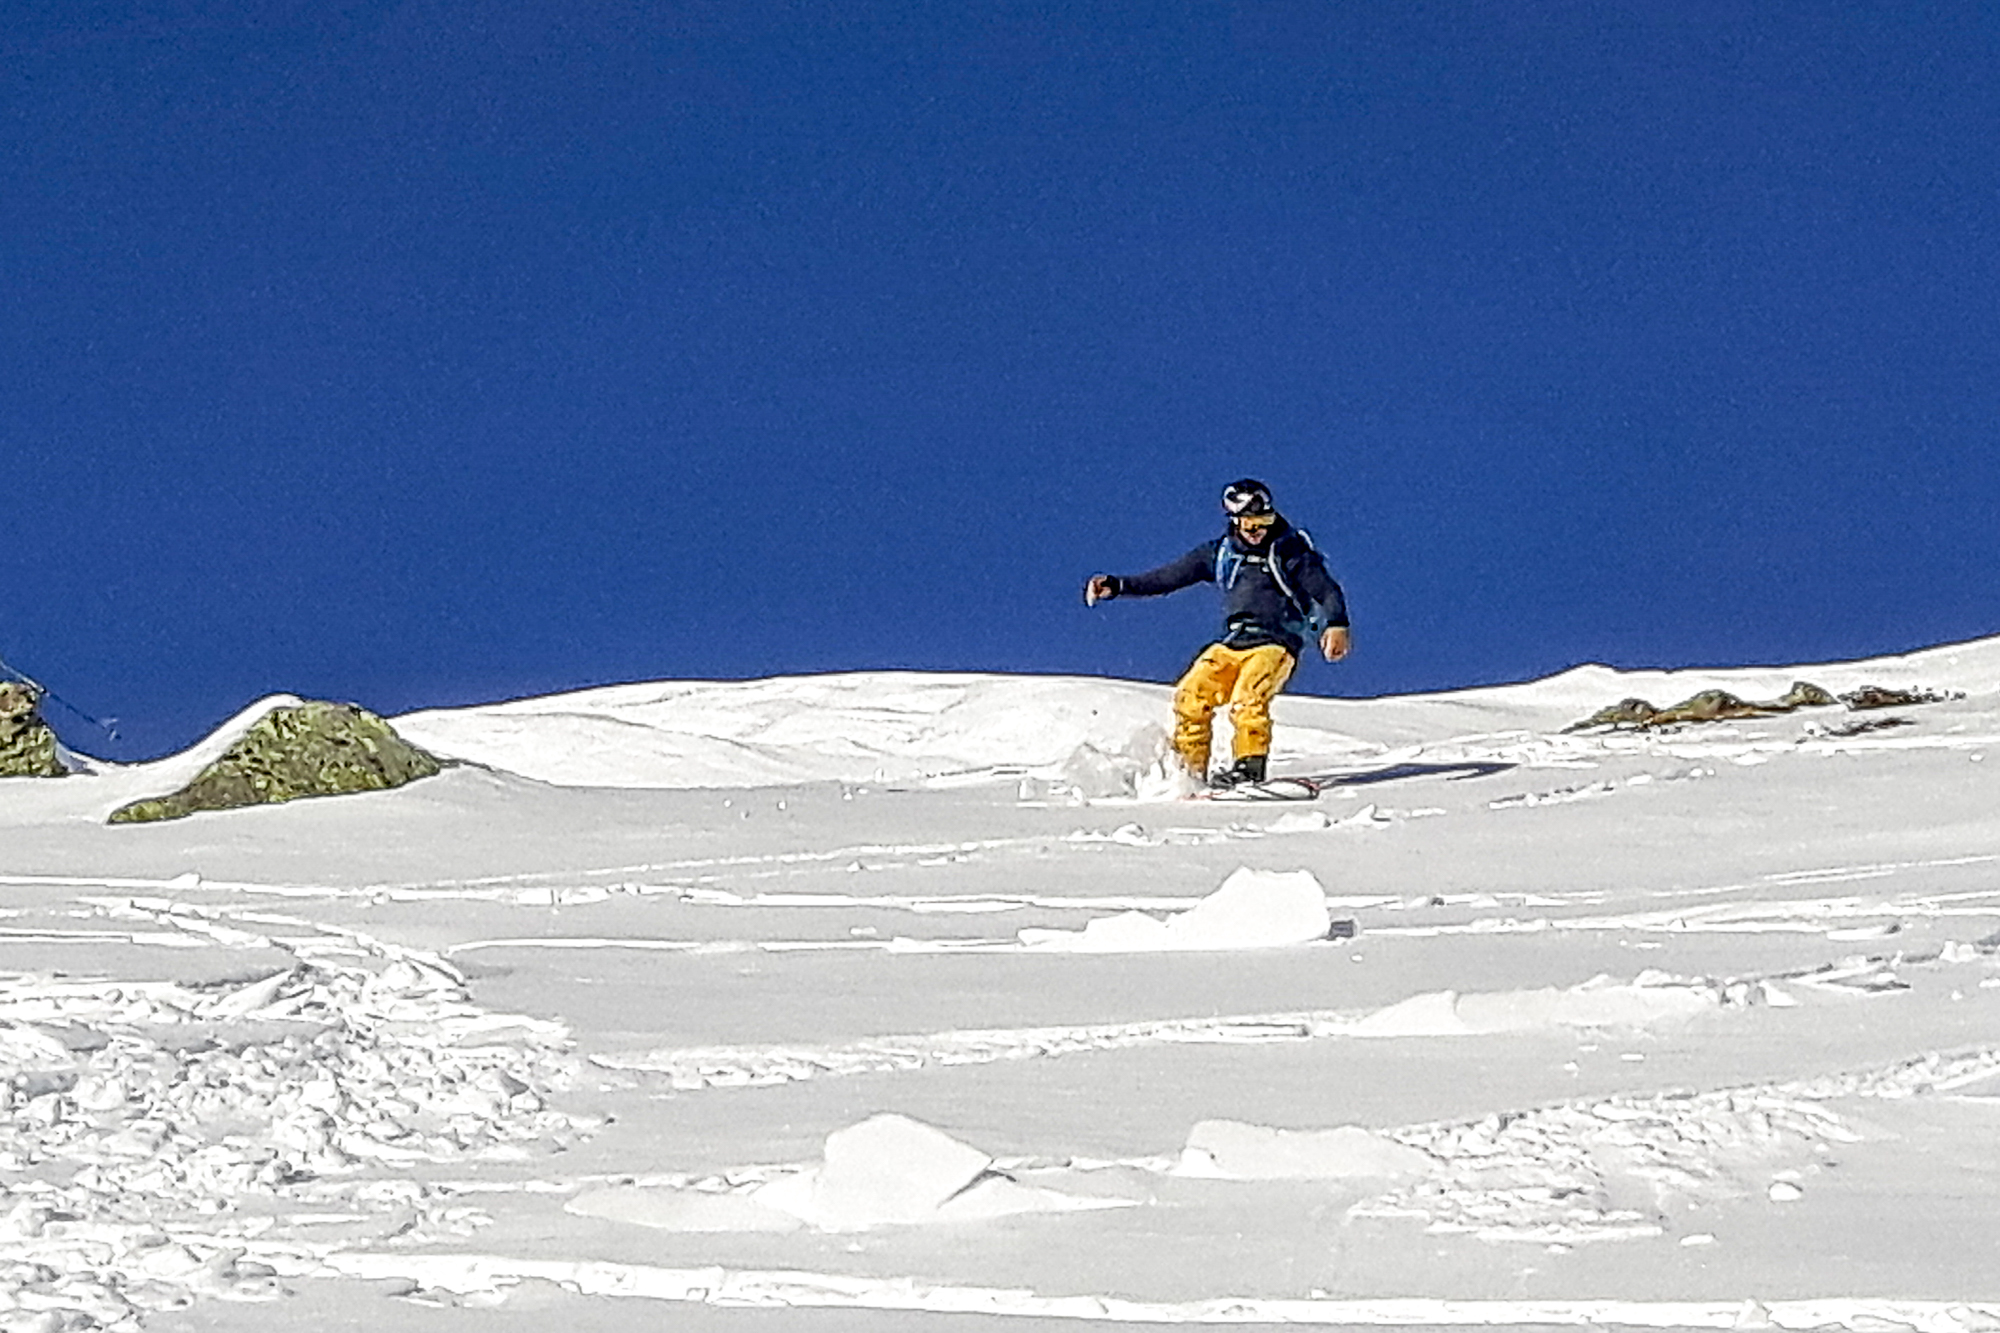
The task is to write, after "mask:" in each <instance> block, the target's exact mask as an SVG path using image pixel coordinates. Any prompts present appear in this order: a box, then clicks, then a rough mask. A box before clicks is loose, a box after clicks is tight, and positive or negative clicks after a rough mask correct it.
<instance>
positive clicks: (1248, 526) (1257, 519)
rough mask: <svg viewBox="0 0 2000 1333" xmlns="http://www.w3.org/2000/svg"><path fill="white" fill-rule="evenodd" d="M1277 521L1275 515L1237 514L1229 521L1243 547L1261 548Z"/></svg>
mask: <svg viewBox="0 0 2000 1333" xmlns="http://www.w3.org/2000/svg"><path fill="white" fill-rule="evenodd" d="M1277 521H1278V516H1277V515H1276V514H1239V515H1237V516H1236V517H1235V518H1233V519H1231V520H1230V522H1231V523H1233V524H1234V525H1235V527H1236V535H1237V536H1238V537H1241V538H1242V539H1243V544H1244V545H1245V546H1262V545H1263V544H1264V539H1265V538H1266V537H1268V536H1270V535H1271V525H1272V524H1273V523H1276V522H1277Z"/></svg>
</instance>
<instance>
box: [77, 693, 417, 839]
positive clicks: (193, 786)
mask: <svg viewBox="0 0 2000 1333" xmlns="http://www.w3.org/2000/svg"><path fill="white" fill-rule="evenodd" d="M442 767H443V765H441V764H440V763H439V762H438V761H437V760H436V759H435V758H434V757H432V756H431V755H430V754H427V753H426V752H424V751H423V750H419V749H418V748H417V747H416V746H414V745H411V744H410V743H409V742H408V741H406V740H404V739H403V738H402V737H401V736H398V735H397V734H396V731H395V729H394V728H393V727H391V726H390V725H389V724H388V723H387V722H384V721H383V720H382V719H381V718H379V717H377V716H375V714H373V713H371V712H369V711H368V710H367V709H365V708H358V707H356V706H355V705H353V704H337V703H325V702H320V701H317V700H309V701H307V702H305V703H302V704H298V705H296V706H294V707H290V708H273V709H272V710H271V711H270V712H268V713H266V714H265V715H264V716H263V717H262V718H260V719H258V721H257V723H256V725H254V726H252V727H251V728H250V729H249V730H248V731H246V732H244V733H243V737H242V739H241V740H239V741H237V742H236V744H234V745H232V746H230V747H229V749H228V750H226V751H225V752H224V753H223V755H222V757H221V758H220V759H218V760H216V761H215V762H214V763H212V764H210V765H209V766H208V767H207V768H204V769H203V770H202V771H201V772H200V773H199V774H197V775H196V776H195V779H194V781H192V782H190V783H188V785H187V786H185V787H183V788H181V789H180V790H179V791H177V792H174V793H173V794H172V795H169V796H161V797H157V798H155V799H151V800H144V801H134V802H133V803H132V804H130V805H126V806H121V807H119V808H118V809H117V810H114V811H112V812H111V819H110V822H111V823H113V824H141V823H148V822H151V821H153V820H159V819H179V818H180V817H181V816H183V815H191V814H193V813H194V812H195V811H197V810H232V809H236V808H238V807H241V806H248V805H269V804H273V803H276V802H280V801H295V800H298V799H300V798H301V797H307V796H338V795H342V794H344V793H347V792H361V791H382V790H385V789H387V788H390V787H400V786H402V785H403V784H404V783H406V782H414V781H416V780H417V779H418V778H427V777H430V776H432V775H433V774H435V773H437V772H439V771H440V770H441V769H442Z"/></svg>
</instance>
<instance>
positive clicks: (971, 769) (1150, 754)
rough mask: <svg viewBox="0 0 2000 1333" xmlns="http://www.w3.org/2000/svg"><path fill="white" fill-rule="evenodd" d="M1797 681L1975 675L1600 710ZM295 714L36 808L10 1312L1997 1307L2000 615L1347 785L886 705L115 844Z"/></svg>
mask: <svg viewBox="0 0 2000 1333" xmlns="http://www.w3.org/2000/svg"><path fill="white" fill-rule="evenodd" d="M1795 679H1805V680H1810V681H1813V682H1815V683H1818V684H1820V685H1823V686H1825V687H1827V688H1829V689H1832V690H1836V691H1841V690H1847V689H1852V688H1854V687H1856V686H1859V685H1861V684H1880V685H1889V686H1903V687H1912V688H1922V689H1928V690H1935V691H1940V692H1947V693H1951V694H1953V695H1955V696H1957V697H1953V698H1951V699H1949V700H1948V701H1945V702H1938V703H1930V704H1924V705H1921V706H1914V707H1906V708H1895V709H1889V710H1884V711H1881V712H1874V713H1850V712H1847V711H1846V710H1843V709H1839V708H1831V709H1809V710H1803V711H1801V712H1798V713H1794V714H1789V715H1783V716H1774V717H1765V718H1755V719H1747V720H1741V721H1733V722H1718V723H1711V724H1701V725H1688V726H1682V727H1678V728H1671V729H1663V730H1659V731H1650V732H1631V731H1623V732H1596V733H1589V734H1582V733H1566V732H1564V730H1563V728H1564V727H1565V726H1567V725H1568V724H1569V723H1571V722H1574V721H1576V720H1577V719H1579V718H1581V717H1583V716H1585V715H1587V714H1589V713H1591V712H1593V711H1595V710H1596V709H1598V708H1600V707H1602V706H1604V705H1606V704H1609V703H1612V702H1615V701H1617V700H1618V699H1621V698H1624V697H1626V696H1630V695H1640V696H1644V697H1647V698H1649V699H1650V700H1651V701H1652V702H1654V703H1656V704H1667V703H1671V702H1674V701H1676V700H1678V699H1680V698H1683V697H1686V696H1688V695H1691V694H1693V693H1695V692H1696V691H1698V690H1702V689H1708V688H1722V689H1728V690H1730V691H1732V692H1734V693H1737V694H1739V695H1742V696H1744V697H1747V698H1752V699H1758V698H1772V697H1776V696H1777V695H1779V694H1781V693H1783V692H1784V690H1785V689H1786V688H1787V687H1788V686H1789V685H1790V684H1791V683H1792V681H1793V680H1795ZM282 701H283V700H277V701H264V702H263V703H260V704H259V705H257V706H255V707H253V708H251V709H249V710H246V711H245V713H244V714H242V715H241V716H239V717H238V718H236V719H234V720H232V722H231V723H230V724H229V725H228V726H226V727H224V728H222V729H220V730H219V731H218V732H217V734H216V735H215V736H213V737H211V738H209V739H208V740H206V741H204V742H203V743H202V744H201V745H200V746H197V747H194V748H193V749H191V750H190V751H188V752H187V753H185V754H182V755H177V756H174V757H172V758H170V759H166V760H161V761H158V762H157V763H154V764H145V765H130V766H118V765H108V764H105V765H94V766H93V767H94V771H93V772H91V773H89V774H87V775H83V776H79V777H73V778H69V779H64V780H62V781H58V782H28V781H22V782H10V783H5V784H0V1089H4V1093H5V1095H6V1097H7V1099H8V1108H9V1111H10V1118H9V1119H8V1120H7V1121H6V1122H5V1124H4V1127H0V1190H4V1191H5V1197H4V1198H0V1329H9V1330H11V1329H14V1328H17V1327H18V1328H31V1327H32V1328H37V1329H40V1328H50V1329H54V1328H64V1327H87V1326H90V1323H91V1322H94V1323H95V1324H96V1325H98V1326H103V1327H110V1328H119V1329H130V1328H137V1327H139V1326H141V1325H142V1324H143V1325H144V1326H145V1327H149V1328H154V1329H182V1328H186V1329H193V1328H230V1329H235V1328H243V1329H251V1328H256V1329H259V1330H262V1329H264V1328H268V1327H269V1326H270V1325H271V1324H272V1323H273V1322H274V1321H277V1322H279V1323H281V1324H291V1325H297V1326H319V1325H328V1326H336V1325H348V1326H359V1325H366V1326H368V1327H371V1328H387V1329H392V1330H400V1329H403V1328H405V1327H407V1328H409V1329H423V1330H434V1329H445V1328H454V1329H455V1328H459V1327H471V1326H472V1325H473V1324H474V1323H475V1322H476V1323H478V1324H479V1326H481V1327H488V1326H491V1324H492V1323H493V1322H494V1321H498V1322H499V1323H500V1324H502V1326H504V1323H505V1321H506V1320H507V1319H509V1318H512V1319H515V1320H516V1321H517V1322H518V1321H521V1320H529V1319H532V1320H536V1321H538V1322H546V1321H549V1320H561V1321H563V1322H564V1323H566V1324H568V1325H569V1326H572V1327H575V1328H579V1329H590V1328H606V1329H611V1328H626V1327H635V1326H637V1327H652V1326H656V1325H657V1324H659V1323H661V1322H662V1321H663V1320H664V1321H668V1322H672V1321H673V1320H675V1319H682V1318H695V1317H697V1315H698V1317H699V1318H700V1319H701V1320H703V1321H704V1322H701V1323H699V1324H698V1325H692V1326H699V1327H704V1328H723V1329H735V1328H742V1329H745V1330H748V1329H750V1328H751V1327H752V1325H753V1324H754V1325H757V1326H759V1327H777V1328H787V1329H789V1328H801V1329H821V1328H825V1329H847V1328H854V1327H864V1326H865V1327H875V1326H881V1327H892V1328H908V1329H931V1328H935V1329H939V1330H945V1329H951V1328H957V1327H961V1326H963V1324H962V1322H961V1321H962V1319H963V1318H966V1317H969V1316H971V1315H973V1314H977V1315H978V1316H979V1317H980V1321H981V1322H980V1324H979V1326H980V1327H981V1328H995V1329H1003V1330H1004V1329H1027V1328H1045V1327H1050V1326H1052V1325H1051V1322H1050V1321H1052V1320H1061V1321H1065V1322H1064V1323H1063V1324H1061V1325H1060V1326H1069V1325H1070V1324H1073V1323H1074V1322H1076V1321H1079V1320H1081V1321H1085V1322H1090V1323H1096V1324H1108V1323H1126V1322H1147V1323H1159V1322H1171V1323H1243V1322H1253V1323H1264V1324H1288V1323H1301V1324H1320V1325H1327V1324H1334V1325H1344V1326H1360V1325H1378V1324H1380V1325H1387V1324H1397V1325H1412V1326H1431V1327H1440V1328H1443V1327H1451V1328H1462V1327H1470V1326H1485V1325H1530V1326H1551V1325H1569V1326H1634V1327H1758V1326H1766V1327H1784V1328H1821V1327H1825V1328H1863V1327H1867V1328H1892V1327H1907V1328H1923V1329H1948V1330H1961V1329H1964V1330H1970V1329H1980V1328H1993V1327H2000V1283H1996V1281H1995V1279H1994V1277H1993V1274H1995V1273H1996V1272H2000V1239H1996V1238H2000V1150H1996V1148H1995V1147H1994V1145H1995V1144H1997V1143H2000V813H1997V812H2000V802H1996V799H1995V798H1996V796H2000V790H1996V787H2000V784H1996V782H1995V779H1994V773H1995V764H1996V763H2000V758H1989V756H1995V755H2000V749H1996V747H2000V640H1987V641H1981V642H1978V643H1973V644H1964V645H1954V646H1949V647H1944V648H1938V649H1932V650H1928V651H1926V652H1922V653H1916V654H1911V655H1909V656H1907V657H1901V658H1895V659H1884V660H1880V661H1873V662H1863V663H1845V664H1833V665H1821V666H1807V667H1777V668H1755V669H1734V670H1726V671H1693V670H1690V671H1681V672H1673V673H1620V672H1614V671H1610V670H1608V669H1606V668H1601V667H1585V668H1580V669H1578V670H1576V671H1572V672H1567V673H1565V674H1563V675H1561V676H1557V677H1553V678H1551V679H1549V680H1545V681H1537V682H1531V683H1527V684H1522V685H1513V686H1504V687H1496V688H1492V689H1482V690H1468V691H1460V692H1455V693H1451V694H1443V695H1433V696H1413V697H1407V698H1392V699H1379V700H1329V699H1313V698H1305V697H1290V698H1287V699H1284V700H1282V701H1281V707H1280V710H1279V727H1280V732H1279V753H1278V766H1279V767H1280V768H1281V769H1290V770H1292V771H1301V770H1311V771H1316V772H1321V773H1324V774H1327V775H1329V776H1330V777H1331V778H1332V779H1333V781H1334V785H1333V786H1332V788H1331V789H1330V790H1329V791H1328V793H1327V794H1326V795H1325V796H1324V797H1323V798H1322V800H1321V801H1320V802H1319V803H1318V805H1316V806H1312V807H1304V808H1298V807H1293V808H1286V809H1282V810H1273V809H1268V808H1263V807H1247V806H1241V805H1237V806H1228V805H1221V804H1214V803H1206V802H1182V801H1172V800H1163V799H1156V798H1157V797H1158V796H1160V795H1161V794H1162V789H1161V788H1160V787H1159V786H1158V785H1157V784H1154V783H1152V782H1150V781H1149V778H1148V772H1149V769H1151V768H1152V767H1153V766H1154V765H1155V764H1156V763H1157V761H1158V760H1159V758H1160V741H1161V737H1162V735H1163V723H1164V720H1165V716H1164V715H1165V712H1166V706H1167V692H1166V690H1165V689H1164V688H1162V687H1158V686H1150V685H1140V684H1133V683H1128V682H1118V681H1105V680H1087V679H1041V678H1022V677H999V676H975V675H956V676H940V675H915V674H901V673H888V674H872V675H847V676H826V677H810V678H799V679H776V680H764V681H748V682H697V683H686V682H683V683H661V684H651V685H631V686H619V687H615V688H612V689H604V690H593V691H585V692H581V693H577V694H571V695H564V696H557V697H554V698H550V699H535V700H520V701H515V702H512V703H506V704H496V705H490V706H485V707H479V708H469V709H459V710H448V711H433V712H427V713H419V714H412V715H409V716H407V717H404V718H399V719H396V723H397V725H398V727H399V728H400V729H402V730H403V731H404V732H405V734H406V735H409V736H410V737H411V738H412V739H413V740H416V741H417V742H418V743H420V744H423V745H426V746H428V747H430V748H433V749H434V750H436V751H438V752H440V753H441V754H445V755H447V756H451V757H455V758H459V759H463V760H466V761H469V762H468V763H467V764H465V765H462V766H459V767H456V768H453V769H450V770H448V771H447V772H446V773H445V774H443V775H442V776H440V777H438V778H435V779H431V780H427V781H425V782H421V783H417V784H414V785H412V786H410V787H407V788H404V789H401V790H398V791H394V792H384V793H373V794H369V795H365V796H357V797H349V798H343V799H340V800H325V801H305V802H296V803H293V804H291V805H287V806H282V807H270V808H264V809H255V810H245V811H235V812H227V813H215V814H203V815H199V816H196V817H193V818H190V819H187V820H182V821H176V822H174V823H172V824H166V825H153V826H143V827H119V828H111V827H108V826H106V825H104V824H103V823H102V819H103V815H104V813H106V812H108V810H110V809H111V808H114V807H115V806H117V805H119V804H122V803H124V802H125V801H128V800H131V799H134V798H135V797H138V796H143V795H150V794H157V793H158V792H160V791H164V790H170V789H171V788H172V787H175V786H178V785H179V784H180V783H181V782H183V781H185V779H186V777H187V776H190V775H191V774H192V773H193V772H194V771H196V770H198V769H199V768H200V767H201V766H202V764H204V763H206V762H207V761H208V760H209V759H211V758H213V756H214V755H215V754H216V753H219V752H220V751H221V750H222V749H223V748H226V746H227V745H228V744H229V743H230V742H231V741H233V740H234V738H235V736H236V735H238V734H240V732H241V730H242V729H243V728H244V727H247V726H248V725H249V724H250V723H251V722H252V721H254V720H255V718H256V717H257V716H259V715H260V714H261V712H262V711H263V710H264V708H266V707H268V706H270V705H271V703H273V702H282ZM1347 921H1352V922H1354V923H1355V925H1356V927H1357V928H1358V934H1356V935H1355V936H1353V937H1352V938H1347V937H1345V936H1344V934H1343V933H1342V932H1340V931H1322V925H1323V924H1324V923H1332V922H1347Z"/></svg>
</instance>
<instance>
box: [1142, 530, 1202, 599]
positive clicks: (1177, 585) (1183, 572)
mask: <svg viewBox="0 0 2000 1333" xmlns="http://www.w3.org/2000/svg"><path fill="white" fill-rule="evenodd" d="M1215 547H1216V543H1215V542H1204V543H1202V544H1201V545H1200V546H1197V547H1195V548H1194V549H1193V550H1192V551H1189V552H1188V553H1187V554H1186V555H1184V556H1182V557H1180V558H1179V559H1178V560H1169V561H1168V562H1167V563H1166V564H1164V565H1161V566H1160V567H1159V568H1158V569H1149V570H1147V571H1146V572H1145V573H1143V574H1127V575H1124V576H1123V577H1121V578H1119V580H1118V595H1119V596H1120V597H1158V596H1160V595H1161V594H1162V593H1169V592H1179V591H1180V590H1181V589H1182V588H1192V587H1193V586H1194V585H1195V584H1197V583H1213V582H1215Z"/></svg>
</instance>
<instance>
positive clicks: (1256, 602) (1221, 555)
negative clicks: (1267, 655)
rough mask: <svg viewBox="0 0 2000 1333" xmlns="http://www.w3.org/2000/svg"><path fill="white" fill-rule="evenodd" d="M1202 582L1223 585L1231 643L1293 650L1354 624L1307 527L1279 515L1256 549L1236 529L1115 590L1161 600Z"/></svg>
mask: <svg viewBox="0 0 2000 1333" xmlns="http://www.w3.org/2000/svg"><path fill="white" fill-rule="evenodd" d="M1197 583H1214V584H1219V585H1220V586H1221V588H1222V619H1223V631H1222V639H1221V642H1223V643H1225V644H1227V645H1228V646H1229V647H1231V648H1255V647H1258V646H1259V645H1262V644H1267V643H1277V644H1283V645H1284V646H1285V647H1286V648H1287V649H1289V650H1290V651H1292V652H1293V653H1297V652H1299V651H1300V650H1301V649H1302V648H1304V646H1305V641H1306V639H1307V637H1308V636H1317V635H1318V634H1319V632H1320V631H1321V630H1323V629H1326V628H1327V627H1328V626H1330V625H1345V624H1346V623H1347V599H1346V598H1345V597H1343V596H1342V595H1341V591H1340V585H1339V584H1338V583H1335V582H1334V581H1333V575H1331V574H1329V573H1327V572H1326V561H1325V560H1324V559H1323V558H1322V557H1321V556H1320V553H1319V549H1318V548H1317V547H1315V546H1314V545H1313V541H1312V538H1311V537H1310V536H1308V535H1307V534H1306V531H1305V529H1304V528H1295V527H1293V526H1292V525H1291V524H1289V523H1287V522H1285V520H1284V519H1282V518H1281V519H1279V520H1278V522H1277V525H1276V526H1274V527H1273V528H1272V529H1271V535H1270V536H1268V537H1266V538H1265V539H1264V540H1263V542H1261V543H1260V544H1258V545H1256V546H1249V545H1246V544H1245V543H1244V542H1243V541H1242V540H1240V539H1239V538H1238V537H1237V536H1236V535H1235V534H1234V533H1233V532H1230V533H1225V534H1223V535H1222V536H1220V537H1217V538H1216V539H1215V540H1214V541H1210V542H1203V543H1202V544H1201V545H1200V546H1197V547H1195V548H1194V549H1193V550H1192V551H1189V552H1188V553H1187V554H1186V555H1184V556H1182V557H1181V558H1180V559H1178V560H1171V561H1169V562H1167V563H1166V564H1164V565H1161V566H1160V567H1159V568H1158V569H1149V570H1147V571H1146V572H1145V573H1143V574H1129V575H1125V576H1123V577H1119V576H1116V575H1114V576H1113V577H1112V580H1111V591H1112V595H1114V596H1118V597H1158V596H1160V595H1161V594H1163V593H1170V592H1178V591H1180V590H1181V589H1182V588H1189V587H1193V586H1194V585H1195V584H1197Z"/></svg>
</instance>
